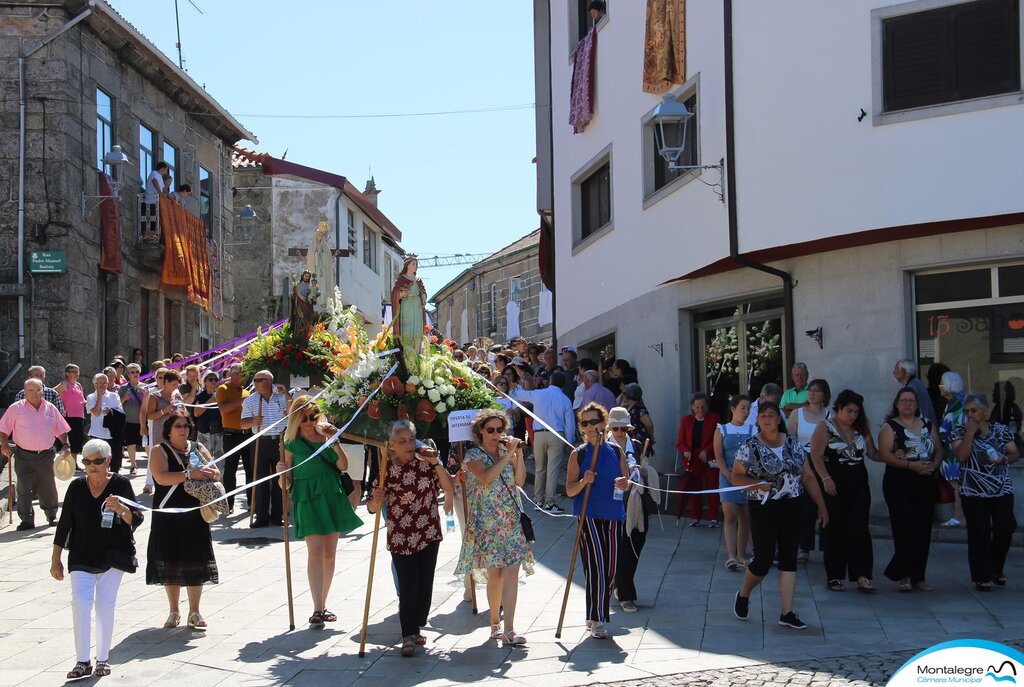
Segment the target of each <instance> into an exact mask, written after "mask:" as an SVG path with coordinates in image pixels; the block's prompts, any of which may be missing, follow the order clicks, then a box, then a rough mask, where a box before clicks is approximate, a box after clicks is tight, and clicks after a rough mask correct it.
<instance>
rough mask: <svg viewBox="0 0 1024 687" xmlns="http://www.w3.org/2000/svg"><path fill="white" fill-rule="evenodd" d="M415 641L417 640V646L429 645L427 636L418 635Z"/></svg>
mask: <svg viewBox="0 0 1024 687" xmlns="http://www.w3.org/2000/svg"><path fill="white" fill-rule="evenodd" d="M413 639H414V640H416V646H425V645H426V643H427V637H426V635H416V636H415V637H413Z"/></svg>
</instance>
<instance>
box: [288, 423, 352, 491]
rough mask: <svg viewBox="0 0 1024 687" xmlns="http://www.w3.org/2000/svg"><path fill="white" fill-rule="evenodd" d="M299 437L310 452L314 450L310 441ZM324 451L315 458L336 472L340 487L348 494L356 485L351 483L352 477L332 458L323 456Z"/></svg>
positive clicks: (314, 447)
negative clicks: (339, 467) (340, 468)
mask: <svg viewBox="0 0 1024 687" xmlns="http://www.w3.org/2000/svg"><path fill="white" fill-rule="evenodd" d="M299 439H300V440H301V441H302V443H304V444H305V445H306V446H307V447H308V448H309V450H310V453H311V454H312V452H313V451H316V449H317V447H316V446H314V445H313V443H312V442H310V441H306V440H305V439H303V438H302V437H299ZM324 453H326V451H325V452H323V453H321V454H320V455H319V456H317V458H319V459H320V460H322V461H323V462H324V463H325V464H326V465H329V466H331V469H332V470H334V471H335V472H336V473H338V482H339V483H340V484H341V488H342V489H343V490H344V491H345V495H346V496H348V495H349V494H351V493H352V492H353V491H355V490H356V485H355V484H353V482H352V478H351V477H349V476H348V474H347V473H344V472H342V471H341V470H339V469H338V466H337V464H336V463H335V462H334V461H333V460H329V459H327V458H325V457H324Z"/></svg>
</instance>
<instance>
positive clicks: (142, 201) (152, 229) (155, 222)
mask: <svg viewBox="0 0 1024 687" xmlns="http://www.w3.org/2000/svg"><path fill="white" fill-rule="evenodd" d="M138 199H139V205H138V208H139V222H138V225H137V226H136V231H137V236H138V241H139V243H140V244H142V245H151V246H159V245H160V205H159V203H153V204H150V203H147V202H146V194H145V193H140V194H138Z"/></svg>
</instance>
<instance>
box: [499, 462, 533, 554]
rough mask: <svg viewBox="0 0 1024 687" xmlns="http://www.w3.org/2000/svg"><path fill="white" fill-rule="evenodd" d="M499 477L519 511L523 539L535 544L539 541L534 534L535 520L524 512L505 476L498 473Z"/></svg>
mask: <svg viewBox="0 0 1024 687" xmlns="http://www.w3.org/2000/svg"><path fill="white" fill-rule="evenodd" d="M498 477H499V478H500V479H501V483H502V484H504V485H505V488H506V489H507V490H508V495H509V498H511V499H512V503H513V505H515V507H516V510H518V511H519V527H520V528H522V530H523V537H525V538H526V543H527V544H532V543H534V542H535V541H537V537H536V535H534V533H533V520H531V519H530V516H529V515H527V514H526V513H525V512H524V511H523V507H522V506H520V505H519V500H518V499H516V494H515V492H514V491H512V485H511V484H509V483H508V482H506V481H505V475H502V474H501V473H498Z"/></svg>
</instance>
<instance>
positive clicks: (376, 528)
mask: <svg viewBox="0 0 1024 687" xmlns="http://www.w3.org/2000/svg"><path fill="white" fill-rule="evenodd" d="M387 470H388V448H387V446H386V445H384V446H382V447H381V448H380V462H379V464H378V470H377V482H378V484H379V485H380V488H381V489H383V488H384V483H385V480H384V477H385V476H386V475H387ZM382 510H384V502H383V501H381V503H380V505H379V506H378V507H377V513H376V514H375V515H374V519H373V543H372V544H371V545H370V572H369V574H368V575H367V578H366V603H365V604H363V630H362V632H360V633H359V658H363V657H364V656H366V626H367V624H368V623H369V622H370V594H371V593H372V592H373V568H374V564H375V563H376V560H377V537H378V535H379V534H380V512H381V511H382Z"/></svg>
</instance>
